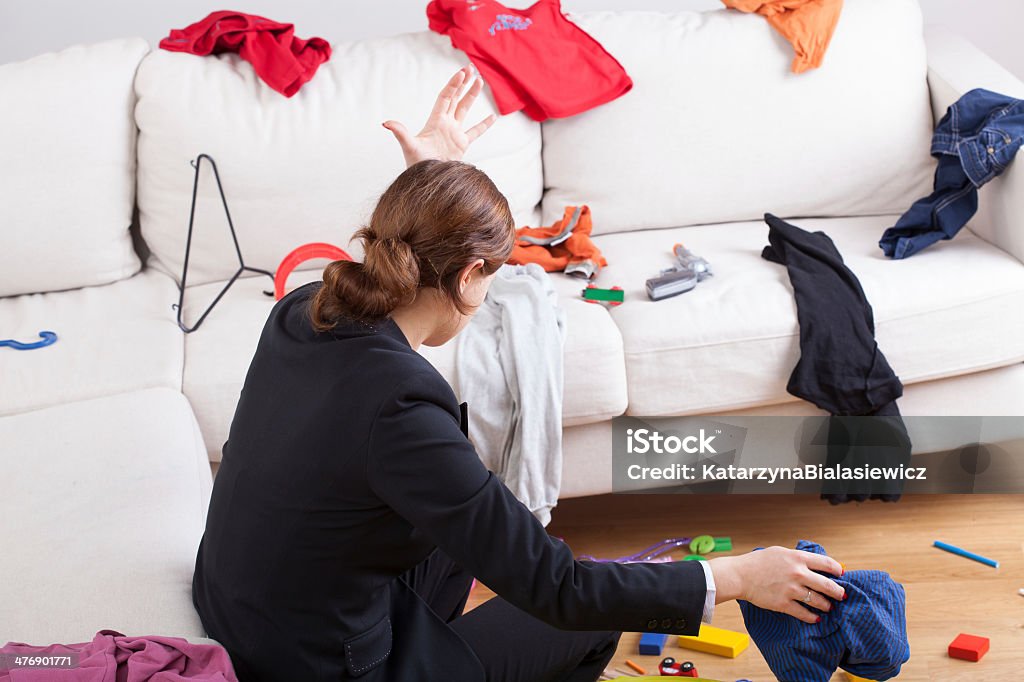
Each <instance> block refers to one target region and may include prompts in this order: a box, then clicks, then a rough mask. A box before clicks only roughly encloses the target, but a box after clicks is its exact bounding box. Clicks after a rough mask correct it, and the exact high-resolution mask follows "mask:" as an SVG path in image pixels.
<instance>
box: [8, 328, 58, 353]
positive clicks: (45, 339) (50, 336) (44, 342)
mask: <svg viewBox="0 0 1024 682" xmlns="http://www.w3.org/2000/svg"><path fill="white" fill-rule="evenodd" d="M39 336H40V337H41V338H40V339H39V340H38V341H33V342H32V343H22V342H21V341H15V340H14V339H0V347H2V346H10V347H11V348H13V349H14V350H35V349H36V348H42V347H43V346H49V345H51V344H54V343H56V342H57V335H56V334H55V333H54V332H39Z"/></svg>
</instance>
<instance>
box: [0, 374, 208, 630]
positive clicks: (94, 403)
mask: <svg viewBox="0 0 1024 682" xmlns="http://www.w3.org/2000/svg"><path fill="white" fill-rule="evenodd" d="M0 443H3V444H4V446H3V448H0V467H2V469H3V471H4V475H3V476H2V477H0V497H2V498H3V500H4V508H5V509H6V510H7V511H6V515H5V519H4V524H3V529H2V530H0V538H2V544H3V547H4V548H6V551H5V552H4V554H5V557H4V561H3V562H2V568H0V576H2V578H0V641H4V642H6V641H9V640H13V641H17V642H26V643H29V644H51V643H55V642H61V643H74V642H87V641H89V640H91V639H92V637H93V635H94V634H95V633H96V632H97V631H98V630H102V629H108V628H109V629H113V630H117V631H119V632H122V633H124V634H126V635H170V636H181V637H202V636H204V635H205V633H204V632H203V628H202V626H201V624H200V622H199V617H198V615H197V614H196V612H195V609H194V608H193V607H192V598H191V584H192V570H193V567H194V566H195V558H196V549H197V548H198V546H199V540H200V538H201V537H202V533H203V527H204V525H205V519H206V509H207V505H208V504H209V498H210V489H211V486H212V482H211V478H210V465H209V462H208V461H207V459H206V453H205V451H204V449H203V444H202V440H201V439H200V436H199V431H198V427H197V425H196V423H195V419H194V418H193V416H192V411H191V409H190V408H189V405H188V401H186V400H185V397H184V396H183V395H181V393H179V392H178V391H173V390H171V389H168V388H154V389H148V390H144V391H136V392H131V393H122V394H119V395H116V396H110V397H106V398H97V399H94V400H87V401H81V402H76V403H71V404H68V405H59V406H56V407H51V408H47V409H44V410H37V411H34V412H29V413H26V414H19V415H14V416H8V417H3V418H0Z"/></svg>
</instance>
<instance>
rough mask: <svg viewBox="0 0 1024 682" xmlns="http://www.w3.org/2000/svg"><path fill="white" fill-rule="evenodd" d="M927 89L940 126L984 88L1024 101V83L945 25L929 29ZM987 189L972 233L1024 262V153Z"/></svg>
mask: <svg viewBox="0 0 1024 682" xmlns="http://www.w3.org/2000/svg"><path fill="white" fill-rule="evenodd" d="M925 44H926V45H927V50H928V89H929V91H930V93H931V100H932V101H931V104H932V114H933V116H934V117H935V121H936V123H937V122H938V121H939V119H940V118H942V117H943V116H944V115H945V113H946V109H948V108H949V105H951V104H953V102H955V101H956V100H958V99H959V98H960V96H961V95H963V94H964V93H965V92H967V91H969V90H973V89H974V88H985V89H987V90H992V91H994V92H999V93H1002V94H1004V95H1009V96H1011V97H1017V98H1020V99H1024V82H1021V80H1020V79H1019V78H1017V77H1016V76H1014V75H1013V74H1012V73H1010V72H1009V71H1007V70H1006V69H1005V68H1004V67H1002V66H1000V65H999V64H997V63H996V62H995V61H994V60H993V59H992V58H991V57H989V56H988V55H986V54H985V53H984V52H982V51H981V50H979V49H978V48H977V47H975V46H974V45H972V44H971V43H969V42H968V41H967V40H965V39H963V38H961V37H960V36H958V35H956V34H955V33H953V32H952V31H950V30H949V29H947V28H946V27H944V26H927V27H925ZM1018 156H1020V157H1021V158H1020V159H1017V160H1016V161H1015V163H1013V164H1010V166H1009V168H1007V169H1006V171H1005V172H1004V173H1003V174H1002V175H1001V176H999V177H998V178H996V179H994V180H992V181H991V182H990V183H988V185H986V186H985V187H984V188H983V189H982V190H981V191H980V192H979V196H978V213H977V215H975V217H974V218H973V219H972V220H971V222H970V224H969V226H968V227H969V229H970V230H971V231H972V232H974V233H975V234H977V235H978V236H979V237H981V238H982V239H984V240H985V241H987V242H990V243H992V244H994V245H996V246H998V247H999V248H1000V249H1002V250H1003V251H1006V252H1007V253H1009V254H1011V255H1013V256H1015V257H1016V258H1017V260H1020V261H1024V168H1022V166H1024V154H1020V153H1018Z"/></svg>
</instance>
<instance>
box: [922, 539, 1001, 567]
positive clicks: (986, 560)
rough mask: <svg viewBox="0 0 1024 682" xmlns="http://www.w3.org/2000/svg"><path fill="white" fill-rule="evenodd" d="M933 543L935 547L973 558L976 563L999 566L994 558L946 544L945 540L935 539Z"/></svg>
mask: <svg viewBox="0 0 1024 682" xmlns="http://www.w3.org/2000/svg"><path fill="white" fill-rule="evenodd" d="M934 544H935V547H938V548H939V549H944V550H946V551H947V552H951V553H952V554H958V555H959V556H962V557H965V558H967V559H973V560H974V561H977V562H978V563H982V564H985V565H986V566H991V567H992V568H999V562H998V561H996V560H995V559H989V558H987V557H983V556H981V555H980V554H975V553H974V552H968V551H967V550H966V549H960V548H959V547H955V546H953V545H950V544H946V543H945V542H940V541H938V540H936V541H935V543H934Z"/></svg>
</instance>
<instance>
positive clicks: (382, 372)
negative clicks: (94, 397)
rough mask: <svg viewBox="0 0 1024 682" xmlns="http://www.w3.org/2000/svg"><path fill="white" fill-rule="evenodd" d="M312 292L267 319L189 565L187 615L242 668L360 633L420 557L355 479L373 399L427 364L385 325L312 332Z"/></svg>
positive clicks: (311, 288) (361, 468)
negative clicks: (192, 608)
mask: <svg viewBox="0 0 1024 682" xmlns="http://www.w3.org/2000/svg"><path fill="white" fill-rule="evenodd" d="M318 286H319V284H318V283H314V284H310V285H307V286H305V287H302V288H300V289H298V290H296V291H294V292H292V293H291V294H289V295H288V296H286V297H285V298H284V299H282V300H281V301H280V302H279V303H278V304H277V305H276V306H275V307H274V309H273V311H272V312H271V314H270V316H269V318H268V320H267V323H266V326H265V327H264V330H263V334H262V336H261V339H260V342H259V346H258V348H257V351H256V353H255V355H254V357H253V360H252V364H251V366H250V369H249V373H248V376H247V377H246V382H245V385H244V387H243V389H242V392H241V396H240V398H239V402H238V406H237V409H236V411H235V416H234V419H233V421H232V425H231V431H230V434H229V437H228V441H227V443H225V446H224V456H223V461H222V462H221V466H220V469H219V471H218V474H217V480H216V483H215V486H214V492H213V496H212V499H211V502H210V510H209V515H208V520H207V526H206V532H205V534H204V536H203V541H202V544H201V545H200V549H199V555H198V559H197V563H196V572H195V578H194V583H193V598H194V602H195V605H196V608H197V610H198V611H199V613H200V615H201V616H202V619H203V623H204V625H205V626H206V628H207V631H208V633H209V634H210V635H211V636H212V637H214V638H216V639H218V640H219V641H220V642H221V643H222V644H224V645H225V647H227V648H228V650H229V651H231V652H232V655H233V656H237V657H239V658H240V659H242V661H243V663H242V666H244V665H245V663H244V662H245V661H247V660H252V661H258V660H259V659H260V658H261V656H262V655H264V654H263V653H261V650H271V651H274V652H275V653H274V654H273V655H274V656H275V657H286V656H294V655H296V653H297V650H296V651H289V650H290V649H291V648H293V647H298V648H301V647H316V646H329V643H330V642H332V641H333V642H337V643H340V642H341V641H342V640H343V639H345V638H346V637H349V636H351V635H353V634H356V633H358V632H360V631H361V630H364V629H365V628H366V627H367V626H368V625H372V623H373V622H375V620H379V618H380V617H382V616H383V615H384V614H385V613H386V610H387V609H386V607H387V603H388V596H387V591H388V589H389V588H388V584H389V583H390V582H391V581H392V580H393V579H394V577H395V576H397V575H399V574H400V573H402V572H403V571H405V570H407V569H408V568H409V567H411V566H412V565H414V564H416V563H417V562H419V561H421V560H422V559H423V558H425V557H426V556H427V554H429V552H430V551H431V549H432V545H430V543H427V542H425V541H424V540H423V539H422V538H420V539H417V536H416V533H415V531H414V529H413V527H412V526H411V525H410V524H408V523H407V522H406V521H404V520H403V519H401V517H399V516H397V515H396V514H395V512H394V511H393V510H391V509H390V508H389V507H388V506H387V505H385V504H384V503H382V502H381V500H380V498H379V497H377V495H375V494H374V492H373V491H372V490H371V489H370V486H369V485H368V482H367V479H366V475H365V469H366V454H367V448H366V446H367V441H368V439H369V436H370V429H371V426H372V424H373V421H374V420H373V418H374V414H375V412H376V411H377V409H378V408H379V406H380V402H381V400H382V399H383V397H384V396H385V395H386V394H387V393H388V392H389V391H390V390H391V389H393V388H394V386H395V385H396V384H397V383H398V382H399V381H401V380H402V378H404V377H408V376H409V375H410V373H414V372H422V371H423V370H432V368H431V367H430V365H429V364H428V363H426V361H425V360H423V359H422V358H421V357H420V356H419V355H418V354H417V353H415V351H413V350H412V349H411V348H410V347H409V346H408V344H407V343H406V341H405V339H404V336H402V333H401V331H400V330H399V329H398V327H397V326H395V324H394V322H392V321H391V320H386V321H383V322H382V323H381V324H379V325H376V326H367V325H363V324H359V323H351V324H343V325H339V327H337V328H336V330H335V331H334V332H332V333H315V332H314V331H313V329H312V327H311V325H310V323H309V320H308V318H307V314H306V308H307V304H308V301H309V298H310V296H311V294H312V293H314V292H315V290H316V288H317V287H318ZM438 378H439V379H440V377H438ZM442 383H443V380H442ZM452 399H453V400H454V396H452ZM368 619H369V620H370V621H371V622H369V623H367V622H366V621H367V620H368ZM339 653H342V652H341V651H340V644H339ZM295 663H296V661H292V665H294V664H295ZM240 667H241V666H240ZM293 670H294V668H293ZM295 679H298V678H295ZM309 679H312V676H311V677H310V678H309Z"/></svg>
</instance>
